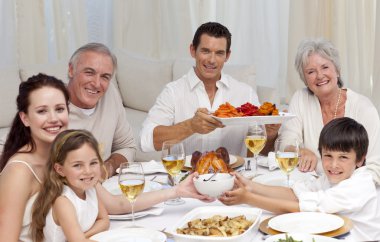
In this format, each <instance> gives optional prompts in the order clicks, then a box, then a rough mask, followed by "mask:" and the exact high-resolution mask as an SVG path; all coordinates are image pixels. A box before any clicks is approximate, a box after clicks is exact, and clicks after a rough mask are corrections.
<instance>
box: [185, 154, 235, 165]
mask: <svg viewBox="0 0 380 242" xmlns="http://www.w3.org/2000/svg"><path fill="white" fill-rule="evenodd" d="M229 156H230V166H231V165H232V164H234V163H235V162H236V161H237V158H236V156H234V155H229ZM191 157H192V156H191V155H187V156H186V160H185V167H188V168H191Z"/></svg>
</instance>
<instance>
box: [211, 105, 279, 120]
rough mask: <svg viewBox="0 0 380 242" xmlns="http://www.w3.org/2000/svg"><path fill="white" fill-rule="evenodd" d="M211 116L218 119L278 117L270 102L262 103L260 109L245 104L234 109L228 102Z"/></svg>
mask: <svg viewBox="0 0 380 242" xmlns="http://www.w3.org/2000/svg"><path fill="white" fill-rule="evenodd" d="M213 115H214V116H215V117H219V118H232V117H248V116H269V115H279V112H278V109H277V108H276V104H272V103H270V102H264V103H263V104H262V105H261V106H260V107H257V106H255V105H253V104H252V103H249V102H247V103H245V104H242V105H241V106H240V107H237V108H235V107H234V106H233V105H231V104H230V103H229V102H226V103H224V104H221V105H220V106H219V108H218V109H217V110H216V111H215V112H214V113H213Z"/></svg>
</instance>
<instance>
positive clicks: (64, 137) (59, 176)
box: [31, 130, 109, 242]
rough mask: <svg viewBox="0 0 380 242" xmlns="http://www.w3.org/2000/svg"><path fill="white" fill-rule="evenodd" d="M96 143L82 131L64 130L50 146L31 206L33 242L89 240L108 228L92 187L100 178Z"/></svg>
mask: <svg viewBox="0 0 380 242" xmlns="http://www.w3.org/2000/svg"><path fill="white" fill-rule="evenodd" d="M102 165H103V161H102V158H101V156H100V154H99V150H98V142H97V141H96V139H95V138H94V137H93V136H92V134H91V133H90V132H88V131H85V130H66V131H63V132H62V133H60V134H59V135H58V136H57V138H56V139H55V141H54V142H53V144H52V147H51V152H50V158H49V162H48V164H47V177H46V179H45V182H44V184H43V187H42V188H41V191H40V193H39V195H38V197H37V199H36V201H35V203H34V206H33V215H32V225H31V233H32V238H33V241H36V242H42V241H50V242H60V241H62V242H64V241H90V240H89V239H88V238H89V237H90V236H92V235H94V234H96V233H99V232H102V231H105V230H107V229H108V227H109V219H108V214H107V211H106V209H105V207H104V205H103V204H102V202H101V201H100V200H99V199H98V196H97V193H96V189H95V185H96V184H97V183H98V181H99V179H100V176H101V170H100V169H101V166H102Z"/></svg>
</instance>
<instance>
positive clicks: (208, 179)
mask: <svg viewBox="0 0 380 242" xmlns="http://www.w3.org/2000/svg"><path fill="white" fill-rule="evenodd" d="M221 169H222V168H219V169H218V170H217V171H216V172H215V173H214V174H212V175H211V176H210V177H209V178H207V179H203V181H210V180H211V178H213V177H214V176H215V175H216V174H218V173H219V172H220V170H221Z"/></svg>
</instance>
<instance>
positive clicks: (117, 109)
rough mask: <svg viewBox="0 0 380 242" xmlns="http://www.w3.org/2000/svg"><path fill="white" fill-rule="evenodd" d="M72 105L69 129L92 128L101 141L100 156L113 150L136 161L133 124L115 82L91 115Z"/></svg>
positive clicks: (106, 156)
mask: <svg viewBox="0 0 380 242" xmlns="http://www.w3.org/2000/svg"><path fill="white" fill-rule="evenodd" d="M69 108H70V114H69V120H70V121H69V128H70V129H86V130H88V131H90V132H91V133H92V134H93V135H94V136H95V138H96V139H97V140H98V142H99V148H100V153H101V154H100V155H101V156H102V158H103V159H104V160H105V159H108V158H109V157H110V155H111V154H112V153H118V154H121V155H123V156H124V157H125V158H127V159H128V161H130V162H133V161H134V159H135V155H136V144H135V140H134V137H133V132H132V127H131V126H130V124H129V123H128V121H127V117H126V113H125V109H124V107H123V104H122V100H121V97H120V94H119V92H118V90H117V89H116V87H115V86H114V84H113V83H112V82H111V83H110V85H109V87H108V90H107V92H106V93H105V94H104V96H103V97H102V98H101V99H100V101H99V102H98V104H97V105H96V107H95V110H94V112H93V113H92V114H91V115H86V114H84V113H83V112H82V110H81V109H80V108H78V107H76V106H75V105H74V104H72V103H70V106H69Z"/></svg>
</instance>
